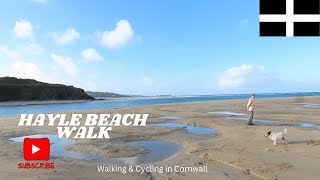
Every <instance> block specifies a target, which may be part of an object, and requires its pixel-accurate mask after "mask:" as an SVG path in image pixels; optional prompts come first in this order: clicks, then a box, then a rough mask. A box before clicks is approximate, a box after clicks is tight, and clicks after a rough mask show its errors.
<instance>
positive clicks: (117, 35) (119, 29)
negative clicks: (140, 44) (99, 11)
mask: <svg viewBox="0 0 320 180" xmlns="http://www.w3.org/2000/svg"><path fill="white" fill-rule="evenodd" d="M132 37H133V30H132V28H131V25H130V23H129V21H128V20H120V21H118V23H117V25H116V28H115V29H113V30H111V31H104V32H103V33H102V37H101V41H102V44H103V45H104V46H106V47H108V48H120V47H123V46H125V45H126V44H127V43H128V42H129V41H130V40H131V39H132Z"/></svg>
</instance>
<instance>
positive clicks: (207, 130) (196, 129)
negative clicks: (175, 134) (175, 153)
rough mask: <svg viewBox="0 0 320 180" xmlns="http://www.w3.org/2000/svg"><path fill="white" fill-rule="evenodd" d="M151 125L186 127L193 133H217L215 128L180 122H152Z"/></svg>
mask: <svg viewBox="0 0 320 180" xmlns="http://www.w3.org/2000/svg"><path fill="white" fill-rule="evenodd" d="M150 125H152V126H160V127H169V128H184V129H186V131H187V132H189V133H192V134H198V135H209V134H214V133H216V131H215V130H214V129H210V128H204V127H195V126H188V125H185V124H179V123H157V124H150Z"/></svg>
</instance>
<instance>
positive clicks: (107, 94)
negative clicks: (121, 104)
mask: <svg viewBox="0 0 320 180" xmlns="http://www.w3.org/2000/svg"><path fill="white" fill-rule="evenodd" d="M86 93H87V94H88V95H89V96H92V97H108V98H122V97H132V96H130V95H123V94H117V93H112V92H97V91H86Z"/></svg>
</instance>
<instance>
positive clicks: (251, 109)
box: [247, 94, 256, 125]
mask: <svg viewBox="0 0 320 180" xmlns="http://www.w3.org/2000/svg"><path fill="white" fill-rule="evenodd" d="M255 100H256V95H255V94H252V95H251V98H250V99H249V101H248V104H247V111H249V112H250V117H249V121H248V125H254V124H253V123H252V120H253V115H254V105H255Z"/></svg>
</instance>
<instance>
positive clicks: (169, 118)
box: [159, 116, 183, 120]
mask: <svg viewBox="0 0 320 180" xmlns="http://www.w3.org/2000/svg"><path fill="white" fill-rule="evenodd" d="M159 119H168V120H181V119H183V118H182V117H178V116H161V117H159Z"/></svg>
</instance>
